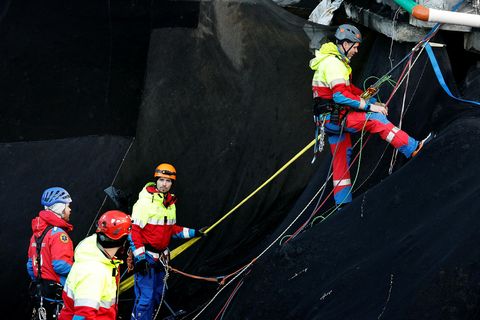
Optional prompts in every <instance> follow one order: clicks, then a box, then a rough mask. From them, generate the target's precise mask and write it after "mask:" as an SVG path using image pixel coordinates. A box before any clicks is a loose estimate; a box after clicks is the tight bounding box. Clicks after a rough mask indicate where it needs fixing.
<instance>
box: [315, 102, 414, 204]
mask: <svg viewBox="0 0 480 320" xmlns="http://www.w3.org/2000/svg"><path fill="white" fill-rule="evenodd" d="M344 117H345V119H344V121H345V122H344V126H343V129H342V126H341V125H338V124H334V123H331V122H330V115H327V116H326V121H325V131H326V132H327V133H328V142H329V144H330V150H331V152H332V155H333V194H334V198H335V203H336V204H343V203H349V202H351V201H352V182H351V180H350V170H349V168H348V167H349V165H350V159H351V155H352V142H351V139H350V133H355V132H361V131H362V130H364V131H367V132H370V133H378V134H379V135H380V137H381V138H382V139H383V140H385V141H387V142H388V143H390V144H391V145H392V146H393V147H394V148H396V149H398V150H399V151H400V152H401V153H403V154H404V155H405V156H406V157H407V158H410V156H411V155H412V152H413V151H415V149H416V148H417V145H418V141H417V140H415V139H413V138H412V137H410V136H409V135H408V134H407V133H406V132H405V131H402V130H400V129H399V128H397V127H396V126H394V125H393V124H392V123H391V122H390V121H388V120H387V117H386V116H384V115H383V114H381V113H373V112H360V111H349V112H348V113H346V114H345V116H344Z"/></svg>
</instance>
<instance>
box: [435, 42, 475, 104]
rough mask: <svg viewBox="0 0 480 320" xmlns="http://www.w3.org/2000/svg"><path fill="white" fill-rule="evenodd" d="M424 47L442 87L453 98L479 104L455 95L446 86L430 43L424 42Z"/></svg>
mask: <svg viewBox="0 0 480 320" xmlns="http://www.w3.org/2000/svg"><path fill="white" fill-rule="evenodd" d="M425 49H427V53H428V57H429V58H430V62H431V63H432V67H433V71H435V75H436V76H437V79H438V83H440V85H441V86H442V89H443V90H444V91H445V92H446V93H447V94H448V95H449V96H450V97H452V98H453V99H455V100H458V101H462V102H466V103H472V104H475V105H477V106H480V102H478V101H472V100H465V99H461V98H457V97H455V96H454V95H453V94H452V92H451V91H450V89H449V88H448V86H447V84H446V83H445V79H444V78H443V74H442V71H441V70H440V66H439V65H438V62H437V59H436V58H435V55H434V54H433V50H432V47H431V46H430V44H429V43H428V42H427V43H425Z"/></svg>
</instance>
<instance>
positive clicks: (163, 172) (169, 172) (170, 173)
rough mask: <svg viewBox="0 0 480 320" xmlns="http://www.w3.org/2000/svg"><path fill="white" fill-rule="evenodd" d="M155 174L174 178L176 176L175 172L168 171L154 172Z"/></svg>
mask: <svg viewBox="0 0 480 320" xmlns="http://www.w3.org/2000/svg"><path fill="white" fill-rule="evenodd" d="M155 173H160V174H164V175H167V176H176V175H177V174H176V173H175V172H172V171H168V170H155Z"/></svg>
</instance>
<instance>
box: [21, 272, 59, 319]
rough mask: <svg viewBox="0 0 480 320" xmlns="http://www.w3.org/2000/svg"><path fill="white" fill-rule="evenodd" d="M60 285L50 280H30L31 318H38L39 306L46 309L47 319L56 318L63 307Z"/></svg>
mask: <svg viewBox="0 0 480 320" xmlns="http://www.w3.org/2000/svg"><path fill="white" fill-rule="evenodd" d="M62 289H63V287H62V285H61V284H59V283H56V282H55V281H51V280H40V281H32V282H31V283H30V288H29V292H30V299H31V301H32V320H39V319H41V317H40V312H41V310H40V309H41V307H43V308H44V309H45V311H46V319H47V320H56V319H57V317H58V314H59V313H60V310H61V309H62V307H63V300H62Z"/></svg>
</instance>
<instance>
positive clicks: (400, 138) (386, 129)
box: [310, 24, 428, 207]
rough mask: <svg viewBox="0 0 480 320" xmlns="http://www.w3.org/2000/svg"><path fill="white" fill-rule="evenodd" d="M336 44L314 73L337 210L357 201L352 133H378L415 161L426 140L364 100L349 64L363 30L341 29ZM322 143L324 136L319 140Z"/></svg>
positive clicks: (324, 50)
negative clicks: (352, 177)
mask: <svg viewBox="0 0 480 320" xmlns="http://www.w3.org/2000/svg"><path fill="white" fill-rule="evenodd" d="M335 39H336V43H333V42H328V43H325V44H323V45H322V46H321V47H320V49H319V50H316V51H315V57H314V58H313V59H311V60H310V68H311V69H312V70H314V71H315V73H314V75H313V80H312V90H313V98H314V119H315V122H316V124H317V126H320V132H326V133H327V135H328V142H329V144H330V150H331V152H332V156H333V160H332V161H333V193H334V199H335V203H336V204H337V206H338V207H340V206H341V205H343V204H346V203H349V202H351V201H352V194H351V192H352V190H351V189H352V183H351V180H350V172H349V170H348V166H349V163H350V157H351V154H352V144H351V139H350V133H356V132H360V131H362V130H365V131H368V132H371V133H378V134H379V135H380V137H381V138H382V139H383V140H385V141H387V142H389V143H390V144H391V145H392V146H393V147H395V148H396V149H398V150H399V151H400V152H401V153H403V154H404V155H405V157H407V158H411V157H414V156H415V155H416V154H417V153H418V152H419V151H420V149H421V148H422V146H423V144H424V142H425V141H426V140H427V138H428V137H427V138H425V139H424V140H422V141H417V140H415V139H413V138H412V137H410V136H409V135H408V134H407V133H405V132H404V131H402V130H400V129H399V128H397V127H396V126H394V125H393V124H392V123H391V122H390V121H388V120H387V117H386V116H387V114H388V112H387V108H386V107H385V105H384V104H382V103H378V102H377V101H376V99H375V98H373V97H370V98H368V99H363V98H361V97H360V96H361V95H362V93H363V91H362V90H361V89H359V88H358V87H356V86H354V85H353V84H352V83H351V79H352V75H351V73H352V69H351V67H350V59H351V58H352V57H353V56H354V55H355V54H356V53H357V52H358V50H359V46H360V44H361V43H362V35H361V33H360V31H359V30H358V29H357V28H356V27H355V26H353V25H350V24H342V25H340V26H339V27H338V28H337V30H336V32H335ZM320 139H321V140H323V137H320Z"/></svg>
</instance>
